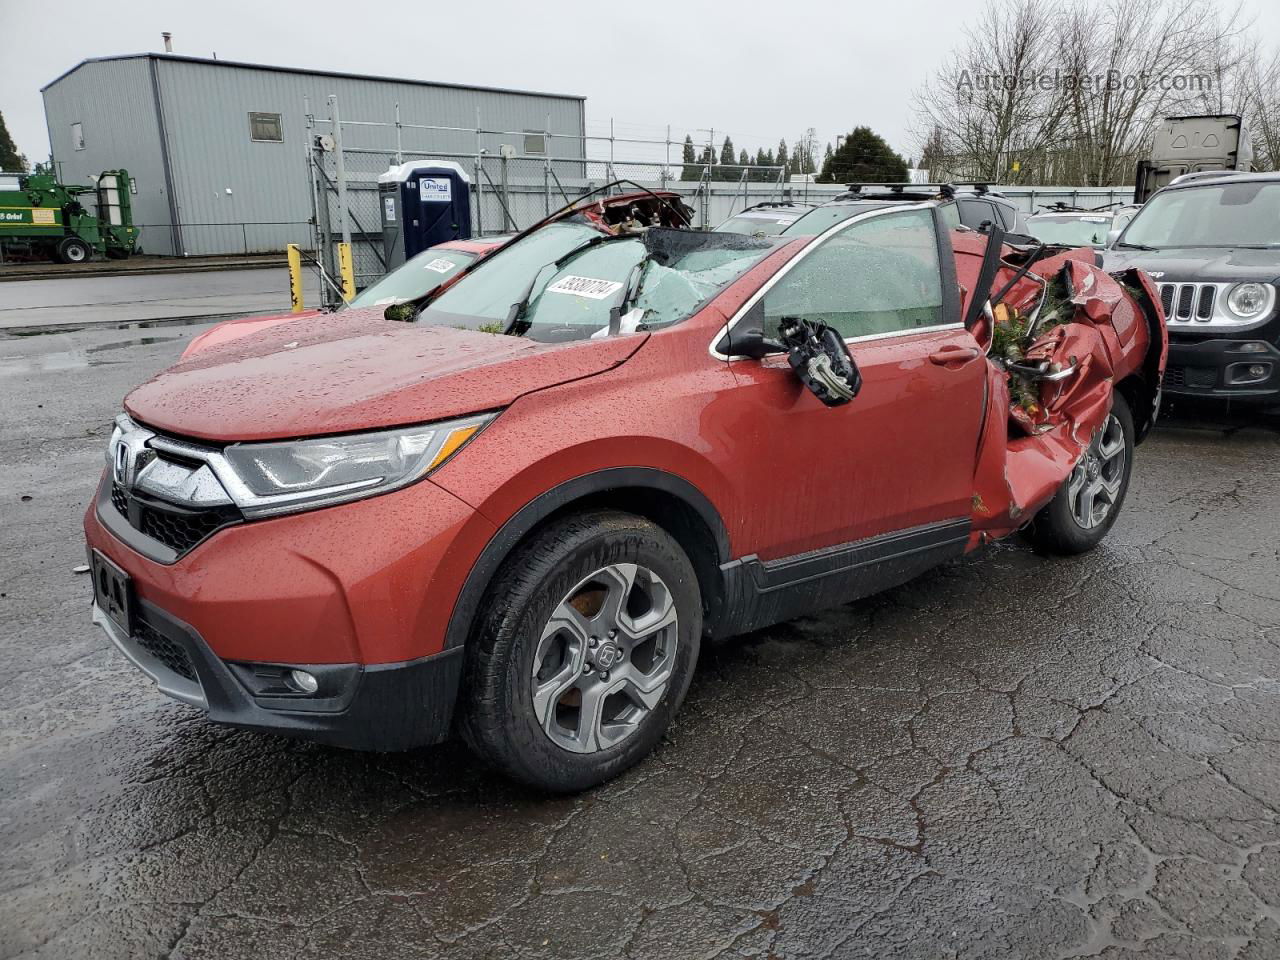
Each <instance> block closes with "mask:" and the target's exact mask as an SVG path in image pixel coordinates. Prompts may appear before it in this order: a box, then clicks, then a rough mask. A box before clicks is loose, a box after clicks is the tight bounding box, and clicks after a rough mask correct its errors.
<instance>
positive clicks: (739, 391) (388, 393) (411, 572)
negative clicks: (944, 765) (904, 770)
mask: <svg viewBox="0 0 1280 960" xmlns="http://www.w3.org/2000/svg"><path fill="white" fill-rule="evenodd" d="M949 202H950V201H948V200H946V199H938V200H927V201H923V202H916V201H901V202H875V201H868V202H867V203H866V204H865V210H863V211H861V212H859V213H857V214H856V215H854V216H852V217H850V218H848V219H845V220H842V221H841V222H839V223H836V224H834V225H833V226H831V227H830V228H829V229H827V230H826V231H825V232H823V233H821V234H819V235H817V236H801V237H762V238H757V237H749V236H741V235H734V234H725V233H705V232H699V231H693V230H688V229H681V228H680V224H679V222H678V218H675V217H672V216H667V215H666V214H665V213H664V210H667V209H670V210H671V211H674V210H675V209H676V208H671V207H670V205H669V204H668V203H667V202H666V201H665V200H662V199H661V198H655V199H654V201H653V204H652V205H651V208H650V209H648V210H644V209H642V210H640V211H639V215H631V216H629V217H628V218H626V219H625V220H619V219H618V218H617V217H610V216H602V215H601V210H602V209H603V208H602V207H601V206H600V205H599V204H595V203H584V204H582V205H579V206H578V207H576V208H574V209H572V210H570V211H568V212H567V213H564V214H562V215H560V216H558V217H555V218H551V219H549V220H548V221H545V222H543V223H542V224H540V225H538V226H537V227H535V228H532V229H530V230H528V231H525V232H524V233H523V234H521V235H519V236H517V237H516V238H515V239H514V240H512V241H511V242H510V243H509V244H507V245H506V246H504V247H503V248H502V249H500V250H498V251H496V252H494V253H492V254H490V255H489V256H488V257H486V258H483V259H481V260H478V261H476V262H475V263H473V264H472V265H470V266H469V267H468V269H467V270H465V271H464V272H463V273H461V274H460V276H459V277H458V279H457V280H456V281H455V282H453V283H452V284H449V285H446V286H445V287H442V288H440V289H439V290H436V291H434V292H432V293H431V294H428V295H427V296H425V297H423V298H422V299H421V301H420V302H417V303H415V304H413V305H412V309H411V310H410V311H408V313H407V314H406V312H405V311H404V310H403V309H401V310H399V311H398V312H397V313H396V316H397V317H405V316H408V318H409V319H408V320H407V322H400V321H392V320H389V319H387V318H386V317H385V316H384V313H383V310H382V309H381V308H370V309H367V310H363V311H361V310H357V309H351V310H347V311H344V312H343V313H342V314H341V315H340V317H330V316H310V317H303V318H300V319H297V320H294V321H291V322H287V323H281V324H276V325H274V326H271V327H269V328H267V329H264V330H261V331H260V332H257V333H254V334H252V335H249V336H244V337H241V338H238V339H235V340H232V341H230V342H226V343H222V344H216V345H212V346H208V347H207V348H205V349H203V350H199V351H196V352H194V353H191V354H189V355H187V356H185V357H184V358H183V359H182V360H181V361H180V362H179V363H178V364H177V365H176V366H174V367H172V368H170V369H168V370H166V371H164V372H163V373H161V374H159V375H158V376H156V377H155V378H154V379H152V380H151V381H149V382H147V383H145V384H143V385H142V386H141V387H139V388H137V389H136V390H134V391H133V392H132V393H131V394H130V395H129V396H128V397H127V398H126V400H125V404H124V406H125V412H124V413H123V414H122V415H121V416H120V417H119V418H118V420H117V421H116V426H115V431H114V433H113V435H112V439H111V442H110V446H109V448H108V451H107V463H108V466H107V469H106V471H105V473H104V475H103V477H102V480H101V483H100V485H99V487H98V491H97V495H96V497H95V498H94V501H93V503H92V504H90V506H89V509H88V511H87V513H86V515H85V532H86V536H87V539H88V545H89V549H90V559H91V563H92V567H93V580H94V593H95V597H94V606H93V618H94V620H95V621H96V622H97V623H98V624H99V625H100V626H101V627H102V628H103V629H104V630H105V631H106V632H107V634H108V636H109V637H110V638H111V640H112V641H113V642H114V643H115V644H116V646H118V647H119V648H120V650H121V651H122V652H123V653H124V654H125V655H126V656H127V657H128V658H129V659H130V660H132V661H133V663H134V664H135V665H136V666H137V667H138V668H139V669H141V670H142V671H143V672H144V673H146V674H147V675H149V676H150V677H151V678H152V679H153V680H154V681H155V682H156V684H157V685H158V686H159V687H160V689H161V690H162V691H163V692H164V693H166V694H168V695H170V696H172V697H175V698H177V699H178V700H181V701H184V702H186V703H188V704H191V705H193V706H195V707H198V708H199V709H201V710H203V711H205V712H206V713H207V715H208V717H209V718H210V719H211V720H214V721H217V722H220V723H227V724H232V725H235V726H239V727H245V728H250V729H254V730H263V731H270V732H275V733H281V734H288V735H295V736H302V737H308V738H311V739H314V740H318V741H322V742H325V743H330V744H336V745H340V746H345V747H354V748H361V749H374V750H399V749H405V748H409V747H415V746H420V745H423V744H429V743H433V742H435V741H438V740H440V739H442V738H444V737H445V736H446V735H448V734H449V732H450V731H451V730H457V731H459V732H460V733H461V735H462V736H463V737H464V738H465V739H466V740H467V742H469V743H470V744H471V745H472V746H473V747H474V748H475V749H476V750H477V751H478V752H479V753H480V754H481V755H482V756H483V757H485V758H486V759H487V760H489V761H490V762H491V763H493V764H494V765H496V766H497V767H498V768H500V769H501V770H503V771H505V772H506V773H507V774H509V775H511V776H513V777H516V778H519V779H520V780H523V781H526V782H528V783H531V784H535V785H538V786H540V787H543V788H547V789H552V790H577V789H581V788H584V787H588V786H590V785H592V784H596V783H599V782H601V781H603V780H605V779H607V778H608V777H611V776H613V775H615V774H617V773H619V772H620V771H622V770H624V769H626V768H627V767H629V766H631V765H632V764H634V763H636V762H637V761H638V760H640V759H641V758H642V757H643V756H644V755H645V754H646V753H647V752H648V751H650V750H651V749H652V748H653V746H654V745H655V744H656V743H657V741H658V740H659V738H660V737H661V736H662V734H663V730H664V729H665V728H666V726H667V724H668V723H669V722H670V720H671V718H672V716H673V715H674V713H675V712H676V710H677V709H678V708H679V706H680V703H681V700H682V699H683V697H684V695H685V691H686V690H687V689H688V686H689V681H690V678H691V676H692V674H693V670H694V666H695V664H696V662H697V658H698V649H699V644H700V643H701V642H702V641H703V640H704V639H706V638H717V637H725V636H730V635H733V634H737V633H742V632H744V631H748V630H753V629H757V628H760V627H763V626H766V625H768V624H772V623H777V622H779V621H782V620H786V619H788V618H791V617H795V616H798V615H800V614H803V613H805V612H807V611H812V610H814V609H816V608H820V607H824V606H829V605H832V604H838V603H843V602H847V601H850V600H854V599H857V598H858V597H861V596H865V595H867V594H869V593H871V592H874V591H878V590H883V589H885V588H886V587H889V586H892V585H894V584H899V583H902V582H903V581H906V580H908V579H910V578H911V577H913V576H915V575H917V574H919V573H920V572H922V571H924V570H926V569H928V568H930V567H932V566H934V565H936V564H938V563H941V562H943V561H945V560H948V559H950V558H953V557H957V556H959V555H961V554H963V553H965V552H966V551H970V550H973V549H975V548H977V547H978V546H980V545H981V544H982V543H984V542H986V541H988V540H990V539H992V538H995V537H1001V536H1005V535H1007V534H1009V533H1012V532H1014V531H1018V530H1022V531H1024V532H1025V533H1026V535H1027V536H1029V537H1030V538H1031V539H1032V540H1033V541H1034V542H1035V543H1037V544H1039V545H1041V546H1042V547H1044V548H1046V549H1048V550H1051V551H1057V552H1078V551H1082V550H1087V549H1089V548H1091V547H1092V546H1094V545H1095V544H1097V543H1098V541H1099V540H1101V538H1102V537H1103V536H1104V535H1105V534H1106V532H1107V530H1108V529H1109V528H1110V527H1111V525H1112V524H1113V523H1114V522H1115V519H1116V515H1117V513H1118V512H1119V510H1120V508H1121V505H1122V503H1123V501H1124V496H1125V491H1126V489H1127V487H1128V483H1129V472H1130V469H1131V467H1132V464H1133V454H1134V448H1135V445H1136V444H1137V443H1138V442H1139V441H1140V440H1141V438H1142V437H1143V435H1144V434H1145V432H1146V431H1147V429H1148V428H1149V427H1150V425H1151V423H1152V422H1153V420H1154V417H1155V415H1156V411H1157V407H1158V403H1159V385H1160V377H1161V371H1162V369H1163V364H1164V357H1165V351H1166V346H1165V337H1164V332H1163V331H1164V327H1163V324H1162V318H1161V314H1160V308H1159V303H1158V299H1157V298H1156V297H1154V296H1153V294H1152V290H1151V287H1150V286H1149V284H1148V282H1147V281H1146V279H1145V278H1144V277H1143V276H1142V275H1141V274H1138V273H1136V272H1134V273H1128V274H1121V275H1117V276H1115V277H1112V276H1109V275H1108V274H1106V273H1103V272H1102V271H1100V270H1099V269H1097V268H1096V267H1095V266H1094V258H1093V253H1092V252H1091V251H1063V250H1061V249H1060V248H1059V249H1045V248H1042V247H1036V248H1031V247H1027V246H1015V245H1009V244H1004V243H1002V241H1001V236H1000V234H999V231H998V228H997V229H996V231H995V235H994V236H986V235H983V234H980V233H976V232H972V231H964V230H952V229H950V228H948V226H947V224H948V222H949V221H951V218H950V217H948V216H947V213H948V211H947V207H948V203H949ZM660 206H661V207H662V208H663V209H662V210H660V209H658V208H659V207H660ZM633 214H635V211H633Z"/></svg>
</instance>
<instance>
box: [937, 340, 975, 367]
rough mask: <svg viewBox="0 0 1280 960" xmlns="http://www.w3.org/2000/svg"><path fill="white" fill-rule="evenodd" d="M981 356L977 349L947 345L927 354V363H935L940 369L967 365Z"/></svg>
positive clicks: (953, 344) (956, 344)
mask: <svg viewBox="0 0 1280 960" xmlns="http://www.w3.org/2000/svg"><path fill="white" fill-rule="evenodd" d="M981 355H982V351H981V350H979V349H978V348H977V347H966V346H964V345H962V344H959V343H949V344H947V345H946V346H945V347H939V348H938V349H937V350H935V351H933V353H931V354H929V362H930V363H936V364H937V365H938V366H940V367H944V366H947V365H948V364H953V363H955V364H960V363H968V362H969V361H970V360H976V359H978V357H980V356H981Z"/></svg>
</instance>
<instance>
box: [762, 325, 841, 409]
mask: <svg viewBox="0 0 1280 960" xmlns="http://www.w3.org/2000/svg"><path fill="white" fill-rule="evenodd" d="M778 339H779V340H780V341H781V342H782V344H783V345H784V346H785V347H786V348H787V361H788V362H789V363H790V364H791V369H792V370H794V371H795V374H796V376H797V377H799V378H800V382H801V383H803V384H804V385H805V386H806V387H808V388H809V391H810V392H811V393H812V394H813V395H814V396H815V397H817V398H818V399H819V400H821V401H822V402H823V403H824V404H826V405H827V406H828V407H839V406H842V405H843V404H846V403H848V402H849V401H850V400H852V399H853V398H854V397H856V396H857V395H858V391H859V390H860V389H862V374H861V373H859V371H858V365H857V363H855V362H854V359H853V355H852V354H851V353H850V352H849V347H848V345H847V344H846V343H845V342H844V338H843V337H842V336H840V334H839V333H838V332H837V331H835V330H833V329H832V328H831V327H829V326H827V325H826V324H825V323H823V322H822V321H820V320H817V321H815V320H803V319H801V318H799V317H783V318H782V320H781V321H780V322H779V324H778Z"/></svg>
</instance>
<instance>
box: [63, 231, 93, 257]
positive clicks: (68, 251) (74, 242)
mask: <svg viewBox="0 0 1280 960" xmlns="http://www.w3.org/2000/svg"><path fill="white" fill-rule="evenodd" d="M57 257H58V262H59V263H88V262H89V261H90V260H91V259H92V258H93V250H91V249H90V248H89V245H88V244H87V243H85V242H84V241H83V240H81V239H80V238H79V237H63V238H62V239H61V240H59V241H58V248H57Z"/></svg>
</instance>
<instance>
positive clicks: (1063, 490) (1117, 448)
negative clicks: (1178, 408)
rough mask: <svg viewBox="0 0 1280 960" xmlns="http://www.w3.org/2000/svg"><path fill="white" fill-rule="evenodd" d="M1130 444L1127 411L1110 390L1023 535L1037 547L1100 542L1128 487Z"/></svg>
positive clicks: (1064, 548) (1062, 548) (1087, 546)
mask: <svg viewBox="0 0 1280 960" xmlns="http://www.w3.org/2000/svg"><path fill="white" fill-rule="evenodd" d="M1133 446H1134V440H1133V415H1132V414H1131V413H1130V412H1129V405H1128V404H1127V403H1126V402H1125V399H1124V397H1123V396H1121V395H1120V394H1119V393H1116V394H1114V395H1113V399H1112V406H1111V413H1110V414H1108V415H1107V419H1106V420H1105V421H1104V422H1103V424H1102V428H1101V429H1100V430H1099V431H1098V432H1097V433H1096V434H1094V437H1093V440H1092V441H1090V443H1089V447H1088V449H1087V450H1086V451H1085V453H1084V456H1083V457H1081V458H1080V460H1079V462H1078V463H1077V464H1076V465H1075V467H1074V469H1072V471H1071V474H1070V475H1069V476H1068V477H1067V479H1066V480H1065V481H1063V484H1062V486H1061V487H1060V488H1059V489H1058V492H1057V494H1056V495H1055V496H1054V498H1053V499H1052V500H1050V501H1049V503H1048V504H1047V505H1046V506H1045V507H1044V508H1043V509H1042V510H1041V511H1040V512H1039V513H1038V514H1036V517H1035V519H1034V520H1033V521H1032V522H1031V525H1030V526H1029V527H1028V528H1027V530H1026V535H1027V538H1028V539H1029V540H1030V541H1031V542H1032V543H1033V544H1034V545H1035V546H1037V547H1039V548H1041V549H1043V550H1048V551H1050V552H1052V553H1064V554H1072V553H1084V552H1085V551H1088V550H1092V549H1093V548H1094V547H1096V546H1097V545H1098V544H1099V543H1101V542H1102V538H1103V537H1105V536H1106V535H1107V533H1108V531H1110V529H1111V527H1112V525H1113V524H1114V523H1115V522H1116V518H1117V517H1118V516H1119V514H1120V508H1121V506H1123V504H1124V498H1125V494H1126V493H1128V491H1129V474H1130V471H1131V470H1132V469H1133Z"/></svg>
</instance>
